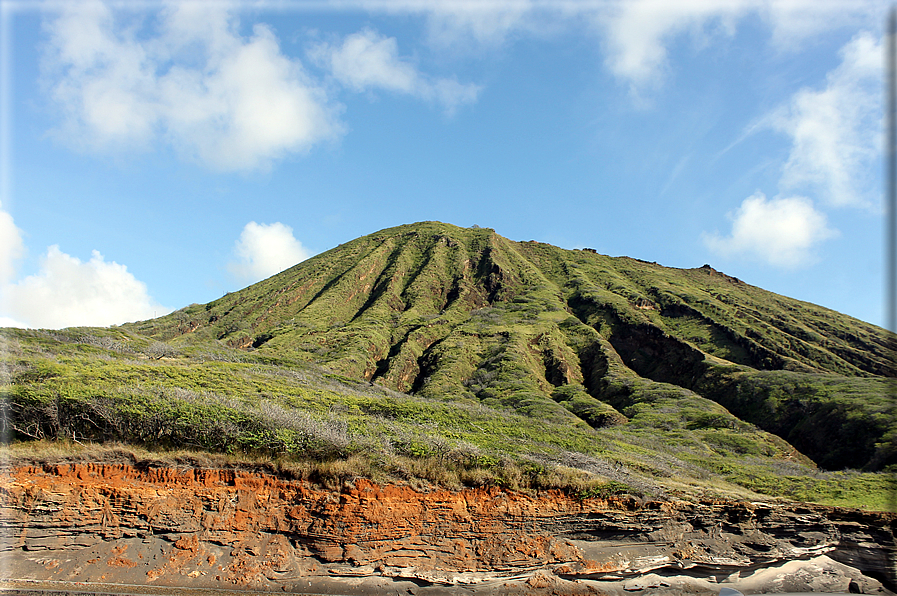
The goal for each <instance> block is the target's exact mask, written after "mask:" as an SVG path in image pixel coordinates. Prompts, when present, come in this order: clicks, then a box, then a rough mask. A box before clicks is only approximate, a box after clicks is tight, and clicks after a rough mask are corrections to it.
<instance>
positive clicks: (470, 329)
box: [124, 222, 895, 470]
mask: <svg viewBox="0 0 897 596" xmlns="http://www.w3.org/2000/svg"><path fill="white" fill-rule="evenodd" d="M124 327H125V328H126V329H128V330H130V331H133V332H136V333H140V334H143V335H146V336H149V337H152V338H155V339H158V340H162V341H165V342H169V343H171V344H172V345H198V344H201V343H202V342H208V341H218V342H226V343H227V344H228V345H230V346H232V347H235V348H239V349H244V350H252V351H254V352H255V353H256V354H258V355H260V356H261V355H264V356H270V357H272V358H278V357H285V356H287V355H289V357H290V358H294V359H299V360H303V361H307V362H310V363H315V364H319V365H323V366H325V367H326V368H327V369H329V370H332V371H333V372H335V373H337V374H339V375H342V376H345V377H348V378H354V379H363V380H365V381H368V382H370V383H372V384H375V385H381V386H383V387H386V388H389V389H392V390H395V391H399V392H409V393H414V394H416V395H419V396H422V397H425V398H431V399H435V400H440V401H452V402H459V403H462V404H468V405H472V404H481V405H485V406H487V407H490V408H495V409H498V410H501V411H509V412H515V413H517V414H521V415H524V416H528V417H536V418H538V419H540V420H546V421H551V422H553V423H556V424H569V425H571V426H580V427H582V426H589V427H592V428H606V427H613V426H619V427H620V431H621V432H627V431H629V430H631V429H636V428H642V429H648V428H650V429H654V430H656V431H657V432H659V433H663V434H664V435H665V436H667V437H676V436H679V435H681V436H686V435H688V436H691V435H695V434H696V433H697V434H698V435H701V433H703V436H707V435H712V436H713V437H715V440H717V441H719V442H723V443H733V442H735V443H737V442H739V441H740V440H742V439H743V438H744V436H750V435H751V433H755V432H756V431H754V430H751V428H752V427H753V425H755V426H756V427H759V428H760V429H763V430H765V431H768V432H770V433H773V434H774V435H776V436H777V437H780V438H781V439H784V441H787V442H788V443H790V446H793V447H794V448H795V449H796V450H797V451H798V452H800V453H801V454H804V455H806V456H807V457H809V458H810V459H812V460H813V461H814V462H815V463H816V464H818V465H819V466H821V467H823V468H826V469H841V468H845V467H847V468H866V469H869V470H878V469H882V468H884V467H885V466H887V465H890V464H892V463H894V461H895V459H894V451H893V450H892V449H891V448H890V447H889V444H890V442H889V438H888V437H887V436H886V435H887V431H888V428H889V424H888V423H889V420H890V418H889V416H888V414H889V412H888V401H887V399H886V380H885V378H886V377H888V376H891V375H893V370H894V366H893V364H894V363H893V359H892V358H893V357H892V356H891V352H889V350H888V345H887V342H888V339H887V334H886V333H885V332H884V330H882V329H880V328H877V327H875V326H873V325H870V324H867V323H864V322H862V321H859V320H857V319H853V318H851V317H848V316H845V315H842V314H840V313H837V312H834V311H831V310H828V309H825V308H822V307H819V306H815V305H812V304H809V303H806V302H801V301H797V300H793V299H789V298H786V297H783V296H778V295H775V294H772V293H770V292H767V291H764V290H761V289H759V288H756V287H753V286H750V285H748V284H746V283H744V282H742V281H740V280H738V279H735V278H732V277H729V276H727V275H725V274H723V273H720V272H718V271H716V270H714V269H712V268H711V267H709V266H707V265H705V266H703V267H700V268H696V269H686V270H680V269H671V268H666V267H662V266H660V265H657V264H656V263H646V262H642V261H638V260H634V259H630V258H625V257H619V258H614V257H607V256H603V255H599V254H596V253H594V252H593V251H590V250H589V249H584V250H573V251H571V250H564V249H560V248H557V247H554V246H550V245H547V244H541V243H537V242H513V241H510V240H508V239H506V238H503V237H501V236H499V235H498V234H496V233H495V232H494V231H493V230H491V229H485V228H475V229H464V228H458V227H455V226H451V225H447V224H442V223H436V222H425V223H419V224H412V225H406V226H399V227H396V228H391V229H388V230H383V231H380V232H377V233H374V234H371V235H368V236H365V237H363V238H359V239H357V240H354V241H352V242H348V243H346V244H343V245H341V246H339V247H336V248H334V249H333V250H330V251H328V252H326V253H323V254H320V255H317V256H315V257H313V258H311V259H309V260H308V261H305V262H303V263H300V264H299V265H297V266H295V267H293V268H291V269H289V270H287V271H284V272H283V273H280V274H278V275H275V276H273V277H271V278H269V279H267V280H264V281H262V282H259V283H257V284H255V285H253V286H251V287H249V288H246V289H244V290H241V291H239V292H234V293H231V294H228V295H226V296H224V297H222V298H221V299H219V300H216V301H214V302H211V303H209V304H206V305H191V306H189V307H187V308H184V309H182V310H180V311H177V312H175V313H172V314H171V315H168V316H166V317H162V318H160V319H156V320H152V321H146V322H143V323H137V324H133V325H126V326H124ZM784 441H783V442H781V443H776V445H777V447H776V449H777V450H781V451H783V452H786V451H788V449H790V446H784V445H785V443H784ZM761 442H767V443H768V442H769V440H767V439H763V441H761ZM754 443H756V441H754ZM743 449H744V450H745V451H746V452H748V451H753V450H755V449H756V444H753V445H745V446H744V447H743Z"/></svg>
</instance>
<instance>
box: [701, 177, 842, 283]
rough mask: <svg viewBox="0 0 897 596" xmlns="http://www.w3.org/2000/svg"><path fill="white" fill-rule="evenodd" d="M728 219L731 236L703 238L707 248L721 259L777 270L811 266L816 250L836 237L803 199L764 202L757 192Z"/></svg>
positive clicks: (710, 235)
mask: <svg viewBox="0 0 897 596" xmlns="http://www.w3.org/2000/svg"><path fill="white" fill-rule="evenodd" d="M729 218H730V219H731V220H732V232H731V234H730V235H729V236H725V237H723V236H720V235H719V234H705V235H704V243H705V244H706V245H707V247H708V248H710V249H711V250H713V251H714V252H717V253H720V254H722V255H744V256H748V257H752V258H755V259H759V260H760V261H763V262H765V263H768V264H770V265H774V266H777V267H784V268H793V267H797V266H799V265H804V264H806V263H809V262H812V260H813V258H814V254H813V251H814V249H815V248H816V246H817V245H818V244H819V243H820V242H822V241H824V240H827V239H829V238H833V237H835V236H837V235H838V232H837V230H834V229H832V228H830V227H829V226H828V221H827V219H826V216H825V214H824V213H821V212H819V211H817V210H816V209H815V207H814V206H813V203H812V202H811V201H810V200H809V199H807V198H804V197H776V198H773V199H767V198H766V196H765V195H764V194H763V193H760V192H757V193H754V194H753V195H752V196H750V197H748V198H747V199H745V200H744V201H743V202H742V203H741V206H740V207H739V208H738V210H737V211H736V212H735V213H734V214H730V215H729Z"/></svg>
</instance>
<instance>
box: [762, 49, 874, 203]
mask: <svg viewBox="0 0 897 596" xmlns="http://www.w3.org/2000/svg"><path fill="white" fill-rule="evenodd" d="M841 58H842V61H841V64H840V65H839V66H838V67H837V68H836V69H834V70H833V71H831V72H829V73H828V75H827V76H826V85H825V88H824V89H821V90H814V89H802V90H800V91H799V92H798V93H796V94H795V95H794V97H793V98H792V99H791V101H790V103H789V104H788V105H787V106H785V107H783V108H781V109H779V110H776V111H775V112H773V113H772V114H771V115H769V116H768V117H767V118H766V124H767V126H770V127H772V128H773V129H775V130H777V131H779V132H782V133H784V134H786V135H788V136H789V137H791V140H792V147H791V152H790V155H789V156H788V161H787V163H786V164H785V166H784V168H783V173H782V179H781V182H780V184H781V186H782V188H783V189H790V190H794V189H800V190H804V191H806V190H812V191H814V192H815V193H816V194H817V195H818V196H819V197H820V198H822V199H823V200H825V201H826V202H827V203H828V204H830V205H834V206H862V205H868V204H869V201H868V197H869V195H870V194H871V193H872V191H873V190H872V188H871V185H872V180H873V176H871V175H870V174H871V172H872V171H873V170H874V169H875V168H877V167H878V165H879V163H878V161H879V157H880V152H881V147H880V138H879V136H880V134H881V133H880V130H881V120H880V118H881V116H880V114H881V89H882V80H881V77H882V69H883V65H882V58H883V51H882V47H881V43H880V41H879V40H878V39H876V38H875V37H873V36H872V35H871V34H869V33H861V34H859V35H857V36H856V37H854V39H853V40H851V41H850V42H849V43H848V44H846V45H845V46H844V47H843V48H842V49H841Z"/></svg>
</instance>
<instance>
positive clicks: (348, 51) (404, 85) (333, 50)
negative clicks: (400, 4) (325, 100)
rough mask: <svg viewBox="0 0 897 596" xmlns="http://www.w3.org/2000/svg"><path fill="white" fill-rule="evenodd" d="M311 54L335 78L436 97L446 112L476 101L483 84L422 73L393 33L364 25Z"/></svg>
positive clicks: (355, 86)
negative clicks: (401, 53)
mask: <svg viewBox="0 0 897 596" xmlns="http://www.w3.org/2000/svg"><path fill="white" fill-rule="evenodd" d="M309 56H310V57H311V58H312V59H313V60H314V61H315V62H317V63H318V64H319V65H321V66H322V67H325V68H328V69H329V70H330V71H331V72H332V74H333V76H334V78H335V79H336V80H337V81H339V82H340V83H341V84H343V85H344V86H346V87H348V88H349V89H352V90H353V91H365V90H368V89H376V88H380V89H385V90H387V91H393V92H396V93H405V94H408V95H413V96H416V97H420V98H423V99H427V100H430V101H436V102H438V103H440V104H442V106H443V107H444V108H445V110H446V111H447V112H453V111H454V110H455V109H456V108H457V107H458V106H459V105H462V104H466V103H473V102H474V101H476V98H477V95H478V94H479V91H480V88H479V87H478V86H476V85H472V84H462V83H459V82H458V81H457V80H455V79H449V78H433V77H429V76H427V75H424V74H422V73H420V72H419V71H418V70H417V68H415V67H414V65H412V64H411V63H410V62H409V61H408V60H405V59H402V58H400V57H399V49H398V44H397V43H396V39H395V38H394V37H384V36H382V35H380V34H378V33H377V32H376V31H373V30H371V29H364V30H362V31H359V32H358V33H353V34H352V35H349V36H347V37H346V38H345V40H344V41H343V43H342V45H341V46H338V47H337V46H333V45H330V44H326V43H322V44H317V45H316V46H314V47H313V48H312V49H311V50H310V51H309Z"/></svg>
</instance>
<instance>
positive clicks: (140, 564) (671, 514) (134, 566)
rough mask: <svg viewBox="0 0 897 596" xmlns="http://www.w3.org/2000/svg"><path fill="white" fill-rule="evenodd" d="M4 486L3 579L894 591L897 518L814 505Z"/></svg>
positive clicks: (103, 470)
mask: <svg viewBox="0 0 897 596" xmlns="http://www.w3.org/2000/svg"><path fill="white" fill-rule="evenodd" d="M0 491H2V495H3V499H2V504H0V523H2V525H3V528H4V533H5V535H4V539H3V541H2V546H0V547H2V551H0V556H2V557H3V560H4V563H5V564H4V565H2V566H0V575H2V577H4V578H7V579H26V578H27V579H32V580H49V581H68V582H72V581H77V582H102V583H110V584H149V585H155V586H184V587H192V588H199V587H215V588H234V587H241V588H248V589H254V590H266V589H278V590H281V589H282V590H286V591H293V592H301V591H306V592H307V591H312V590H318V591H326V592H328V593H331V592H335V591H337V589H338V590H339V591H340V592H341V593H346V594H348V593H365V591H371V590H373V591H378V590H380V587H382V586H384V585H387V584H389V585H391V586H392V587H396V586H397V585H398V584H397V583H396V582H405V584H407V586H406V585H405V584H402V586H405V588H407V590H409V591H411V592H412V593H416V592H418V591H426V590H428V589H430V590H436V591H440V590H441V591H443V592H444V593H468V592H469V593H489V591H490V590H491V591H492V592H508V591H518V592H521V593H523V592H546V593H558V594H560V593H601V592H605V593H613V592H621V591H630V592H633V593H648V592H651V593H657V592H658V591H660V592H663V591H665V590H666V591H681V590H683V589H685V588H684V586H685V584H682V583H681V581H685V580H688V579H689V578H690V579H691V580H693V581H691V582H690V583H688V585H689V586H691V588H689V589H688V591H701V589H703V590H706V591H712V592H713V593H716V592H718V588H719V584H721V583H724V584H725V585H728V586H731V587H736V588H738V587H739V586H748V587H750V586H753V585H754V584H757V582H761V580H763V578H766V579H765V580H763V581H766V582H767V583H769V584H770V585H771V586H773V587H776V586H777V587H778V589H777V590H771V589H765V590H764V591H789V590H790V591H796V590H795V587H800V586H799V584H800V583H801V581H803V580H801V577H803V576H801V574H804V575H806V576H807V577H806V578H804V579H806V581H805V582H804V584H806V586H807V589H811V588H812V589H816V590H826V591H843V592H847V591H848V590H849V589H851V590H853V591H856V590H860V591H862V592H864V593H887V590H886V589H885V588H887V587H890V588H891V589H893V584H892V583H889V582H891V581H892V580H891V579H890V578H892V577H893V575H890V576H889V575H888V573H893V571H894V568H893V566H892V564H893V557H894V554H895V552H897V550H895V542H894V529H895V527H897V515H894V514H884V513H870V512H862V511H856V510H848V509H840V508H832V507H822V506H808V505H783V504H770V503H747V502H717V501H707V502H701V503H690V502H684V501H674V502H648V503H640V502H638V501H636V500H634V499H630V498H610V499H586V500H579V499H577V498H574V497H571V496H568V495H565V494H562V493H560V492H546V493H542V494H540V495H538V496H528V495H525V494H519V493H513V492H508V491H504V490H501V489H499V488H479V489H466V490H462V491H448V490H435V491H432V492H426V493H422V492H417V491H415V490H413V489H411V488H409V487H403V486H392V485H390V486H378V485H376V484H374V483H371V482H369V481H366V480H357V481H356V482H355V483H353V484H351V485H346V486H344V487H343V489H342V490H340V491H328V490H323V489H316V488H313V487H312V486H310V485H309V484H307V483H305V482H300V481H293V480H285V479H282V478H277V477H274V476H270V475H264V474H255V473H249V472H241V471H234V470H206V469H183V470H180V469H170V468H149V469H137V468H135V467H132V466H129V465H120V464H119V465H112V464H66V465H44V466H24V467H18V468H14V469H9V470H5V471H4V472H3V474H2V476H0ZM795 562H801V563H799V564H798V563H795ZM808 565H809V566H810V567H812V569H815V571H813V570H810V571H808V570H807V569H808V567H807V566H808ZM789 566H790V567H789ZM764 574H765V575H764ZM820 578H821V579H820ZM378 582H379V583H378ZM677 582H680V583H677ZM752 582H753V583H752ZM770 582H771V583H770ZM812 582H816V583H815V584H812ZM826 582H827V583H826ZM880 582H884V586H885V587H884V588H883V587H882V584H881V583H880ZM761 583H762V582H761ZM811 584H812V585H811ZM334 586H336V587H334ZM378 586H380V587H378ZM405 588H403V589H405ZM512 588H513V589H512ZM748 591H760V590H758V589H754V590H748Z"/></svg>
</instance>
